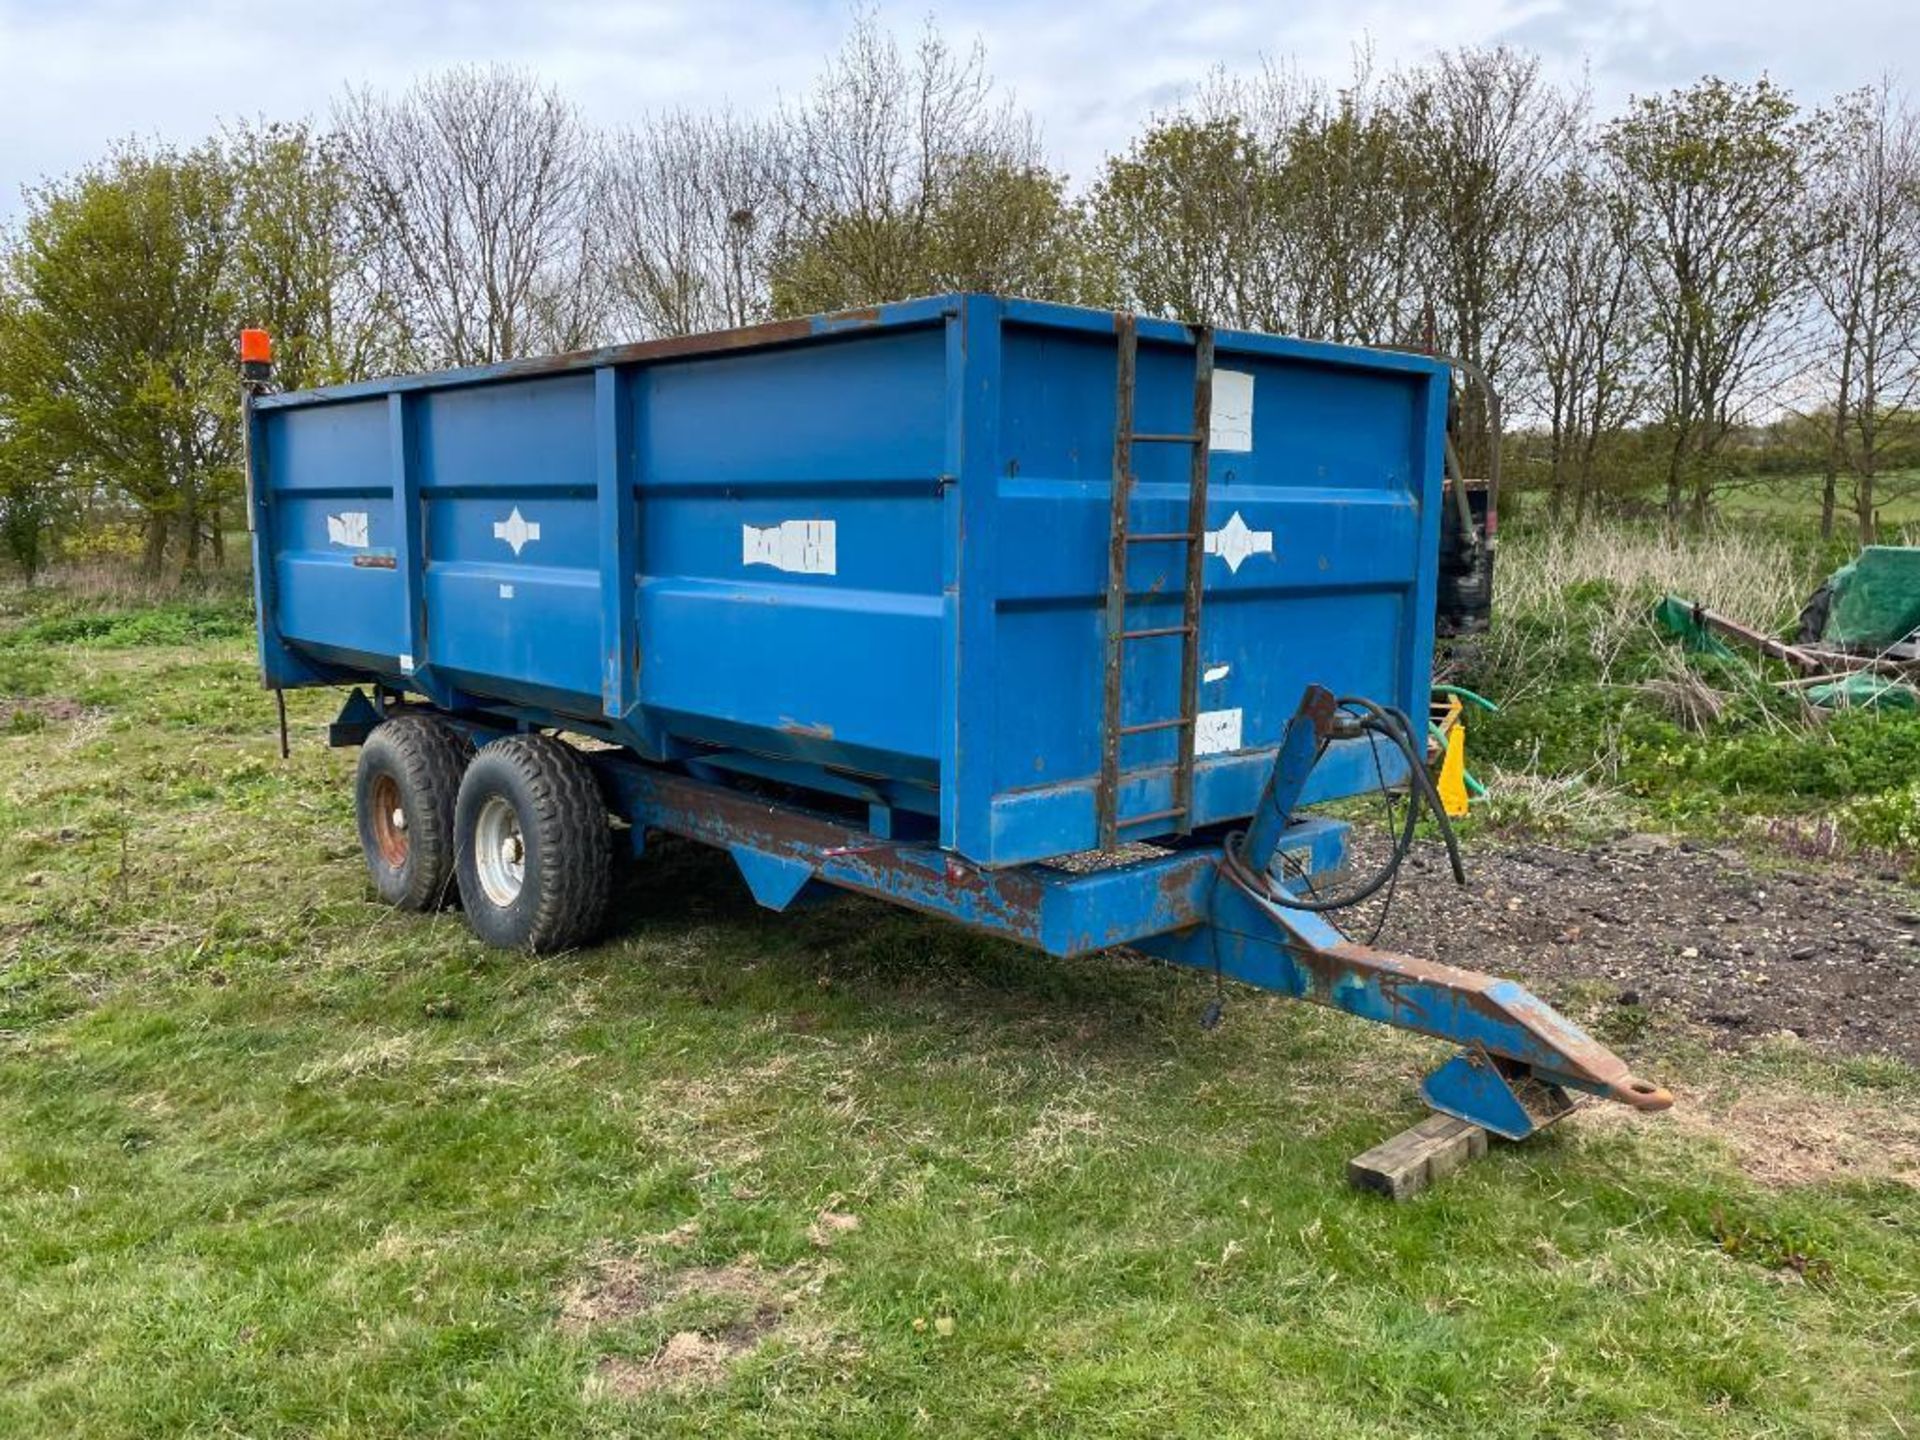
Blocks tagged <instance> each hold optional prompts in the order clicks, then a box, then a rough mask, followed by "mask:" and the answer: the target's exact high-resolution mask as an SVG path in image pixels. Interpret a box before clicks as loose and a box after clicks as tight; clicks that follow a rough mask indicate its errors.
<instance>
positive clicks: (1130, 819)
mask: <svg viewBox="0 0 1920 1440" xmlns="http://www.w3.org/2000/svg"><path fill="white" fill-rule="evenodd" d="M1186 813H1187V807H1186V806H1184V805H1175V806H1174V807H1173V808H1172V809H1170V810H1149V811H1148V812H1147V813H1146V814H1144V815H1129V816H1127V817H1126V819H1124V820H1121V821H1119V822H1117V823H1118V828H1120V829H1122V830H1124V829H1126V828H1127V827H1128V826H1130V825H1144V824H1146V823H1147V822H1148V821H1149V820H1171V819H1173V818H1174V817H1175V816H1179V815H1185V814H1186Z"/></svg>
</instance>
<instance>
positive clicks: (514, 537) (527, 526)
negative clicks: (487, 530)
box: [493, 505, 540, 555]
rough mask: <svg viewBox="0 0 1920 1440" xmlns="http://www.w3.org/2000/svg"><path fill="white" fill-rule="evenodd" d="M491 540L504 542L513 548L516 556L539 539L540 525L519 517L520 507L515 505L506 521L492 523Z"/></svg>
mask: <svg viewBox="0 0 1920 1440" xmlns="http://www.w3.org/2000/svg"><path fill="white" fill-rule="evenodd" d="M493 538H494V539H496V540H504V541H506V542H507V544H509V545H511V546H512V547H513V553H514V554H515V555H518V554H519V553H520V552H521V551H522V550H523V549H525V548H526V547H527V546H529V545H531V544H532V543H533V542H534V541H536V540H538V539H539V538H540V524H539V522H538V521H531V520H528V519H527V518H526V517H525V516H523V515H521V513H520V507H519V506H518V505H516V506H514V507H513V513H512V514H511V515H509V516H507V518H506V519H504V520H496V521H494V522H493Z"/></svg>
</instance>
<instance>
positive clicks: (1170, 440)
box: [1127, 430, 1200, 445]
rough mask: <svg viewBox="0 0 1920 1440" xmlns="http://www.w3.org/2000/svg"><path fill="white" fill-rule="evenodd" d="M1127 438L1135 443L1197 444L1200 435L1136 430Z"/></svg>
mask: <svg viewBox="0 0 1920 1440" xmlns="http://www.w3.org/2000/svg"><path fill="white" fill-rule="evenodd" d="M1127 438H1128V439H1129V440H1131V441H1133V443H1134V444H1136V445H1198V444H1199V443H1200V437H1199V436H1198V435H1188V434H1185V433H1182V434H1177V435H1168V434H1151V433H1142V432H1141V431H1138V430H1136V431H1134V432H1133V434H1131V435H1129V436H1128V437H1127Z"/></svg>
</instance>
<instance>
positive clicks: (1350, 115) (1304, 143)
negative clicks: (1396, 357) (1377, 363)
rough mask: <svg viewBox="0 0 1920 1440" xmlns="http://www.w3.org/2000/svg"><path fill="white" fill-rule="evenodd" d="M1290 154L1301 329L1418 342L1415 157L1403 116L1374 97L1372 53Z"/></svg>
mask: <svg viewBox="0 0 1920 1440" xmlns="http://www.w3.org/2000/svg"><path fill="white" fill-rule="evenodd" d="M1286 157H1287V158H1286V173H1285V177H1284V180H1283V185H1284V188H1285V191H1286V195H1287V197H1288V203H1287V207H1286V213H1285V217H1284V227H1285V233H1288V234H1294V235H1297V236H1298V240H1297V242H1296V243H1295V244H1294V247H1293V264H1292V267H1291V268H1292V271H1293V273H1292V279H1291V281H1290V285H1291V288H1292V291H1293V293H1294V295H1295V297H1296V301H1295V304H1296V315H1297V324H1296V326H1295V328H1296V329H1297V330H1298V332H1299V333H1300V334H1302V335H1308V336H1313V337H1316V338H1319V339H1324V340H1332V341H1335V342H1338V343H1342V344H1357V345H1391V344H1397V343H1401V342H1404V341H1406V340H1409V339H1412V338H1415V337H1414V334H1413V329H1414V327H1413V325H1412V323H1411V320H1412V317H1411V316H1410V315H1409V313H1408V311H1409V303H1410V301H1411V298H1412V294H1413V290H1414V281H1415V271H1414V257H1415V254H1416V247H1417V244H1418V240H1419V235H1420V230H1421V227H1422V225H1423V224H1424V223H1425V221H1424V218H1423V217H1422V216H1421V214H1420V209H1419V195H1418V187H1417V184H1416V183H1415V176H1416V171H1415V169H1414V166H1415V158H1414V155H1413V153H1412V150H1411V148H1410V145H1409V140H1408V136H1407V127H1406V120H1405V117H1404V116H1402V115H1401V114H1399V113H1398V112H1397V111H1396V110H1395V109H1394V108H1393V107H1392V106H1391V105H1390V104H1387V103H1383V102H1382V100H1381V99H1380V98H1379V97H1378V96H1377V95H1376V94H1375V93H1374V86H1373V80H1372V74H1371V71H1370V69H1369V66H1368V62H1367V60H1366V58H1365V57H1364V56H1363V57H1362V58H1361V60H1360V61H1359V62H1358V64H1357V65H1356V67H1355V71H1354V76H1353V80H1352V83H1351V84H1350V85H1348V86H1347V88H1345V89H1344V90H1341V91H1340V92H1339V93H1338V94H1337V95H1334V96H1332V97H1323V98H1321V99H1320V100H1318V101H1317V102H1316V103H1315V104H1313V105H1312V106H1311V107H1309V108H1308V109H1307V110H1306V111H1305V112H1304V113H1303V114H1302V115H1301V116H1300V117H1299V118H1298V119H1297V120H1296V121H1295V122H1294V123H1293V126H1292V130H1291V133H1290V134H1289V135H1288V136H1287V141H1286Z"/></svg>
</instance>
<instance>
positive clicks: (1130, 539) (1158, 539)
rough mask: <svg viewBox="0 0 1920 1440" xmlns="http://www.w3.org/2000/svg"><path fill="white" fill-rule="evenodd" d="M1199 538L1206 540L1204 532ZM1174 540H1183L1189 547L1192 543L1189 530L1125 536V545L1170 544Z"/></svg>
mask: <svg viewBox="0 0 1920 1440" xmlns="http://www.w3.org/2000/svg"><path fill="white" fill-rule="evenodd" d="M1201 538H1202V539H1205V538H1206V532H1205V531H1202V532H1201ZM1175 540H1184V541H1186V542H1187V543H1188V544H1189V545H1191V544H1192V543H1193V532H1192V531H1191V530H1154V531H1150V532H1149V533H1147V534H1145V535H1129V536H1127V544H1129V545H1160V544H1172V543H1173V542H1174V541H1175Z"/></svg>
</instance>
